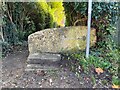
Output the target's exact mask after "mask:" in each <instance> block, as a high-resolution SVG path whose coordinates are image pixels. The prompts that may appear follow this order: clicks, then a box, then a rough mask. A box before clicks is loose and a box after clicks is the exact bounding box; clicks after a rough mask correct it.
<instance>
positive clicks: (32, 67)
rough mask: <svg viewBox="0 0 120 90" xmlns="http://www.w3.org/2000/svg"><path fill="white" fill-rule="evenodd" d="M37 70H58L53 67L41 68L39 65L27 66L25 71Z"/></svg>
mask: <svg viewBox="0 0 120 90" xmlns="http://www.w3.org/2000/svg"><path fill="white" fill-rule="evenodd" d="M37 70H58V67H55V66H52V65H51V66H45V65H44V66H41V65H40V64H28V65H27V67H26V69H25V71H37Z"/></svg>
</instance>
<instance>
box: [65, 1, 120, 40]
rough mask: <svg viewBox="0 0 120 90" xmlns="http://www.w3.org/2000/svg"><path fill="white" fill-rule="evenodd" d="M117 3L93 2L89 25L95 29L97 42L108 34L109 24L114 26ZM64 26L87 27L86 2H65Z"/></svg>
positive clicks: (116, 16) (116, 15)
mask: <svg viewBox="0 0 120 90" xmlns="http://www.w3.org/2000/svg"><path fill="white" fill-rule="evenodd" d="M118 4H119V3H118V2H109V3H105V2H93V3H92V22H91V25H92V27H94V28H95V29H96V35H97V42H100V41H102V40H104V36H105V35H107V34H109V30H106V28H107V27H109V24H115V22H116V20H117V19H118V9H119V5H118ZM64 7H65V14H66V25H67V26H72V25H87V18H88V3H87V2H65V3H64Z"/></svg>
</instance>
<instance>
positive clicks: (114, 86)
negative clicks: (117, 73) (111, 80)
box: [112, 84, 120, 88]
mask: <svg viewBox="0 0 120 90" xmlns="http://www.w3.org/2000/svg"><path fill="white" fill-rule="evenodd" d="M112 88H120V86H119V85H114V84H113V86H112Z"/></svg>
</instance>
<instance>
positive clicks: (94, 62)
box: [67, 25, 120, 85]
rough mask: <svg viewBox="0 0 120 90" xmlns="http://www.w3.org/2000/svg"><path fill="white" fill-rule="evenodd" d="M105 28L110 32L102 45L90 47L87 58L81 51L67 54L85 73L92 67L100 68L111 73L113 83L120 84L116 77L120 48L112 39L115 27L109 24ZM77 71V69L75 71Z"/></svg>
mask: <svg viewBox="0 0 120 90" xmlns="http://www.w3.org/2000/svg"><path fill="white" fill-rule="evenodd" d="M107 30H109V31H110V34H109V35H106V36H105V40H104V41H102V42H101V43H102V45H101V46H100V47H97V48H95V47H94V48H91V49H90V50H91V51H90V57H89V59H86V58H85V52H81V51H80V52H81V53H74V54H71V55H67V56H68V57H69V60H77V61H76V62H78V65H80V66H81V67H82V69H83V71H84V72H85V73H89V72H91V70H92V68H94V69H95V68H102V69H103V70H104V71H107V72H109V73H110V74H111V75H112V83H113V84H115V85H120V80H119V79H118V68H119V65H118V64H119V62H120V61H119V58H120V50H119V47H118V46H117V45H116V43H115V42H114V41H113V38H114V35H115V31H116V28H115V27H113V26H111V25H110V26H109V27H108V28H107ZM71 65H72V67H73V66H74V67H75V68H78V65H77V66H76V65H74V64H71ZM74 70H75V69H74ZM74 70H73V71H74ZM78 71H79V70H77V71H76V72H78Z"/></svg>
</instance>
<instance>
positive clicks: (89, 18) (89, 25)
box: [86, 0, 92, 58]
mask: <svg viewBox="0 0 120 90" xmlns="http://www.w3.org/2000/svg"><path fill="white" fill-rule="evenodd" d="M91 11H92V0H89V4H88V31H87V44H86V58H88V57H89V48H90V29H91Z"/></svg>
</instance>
